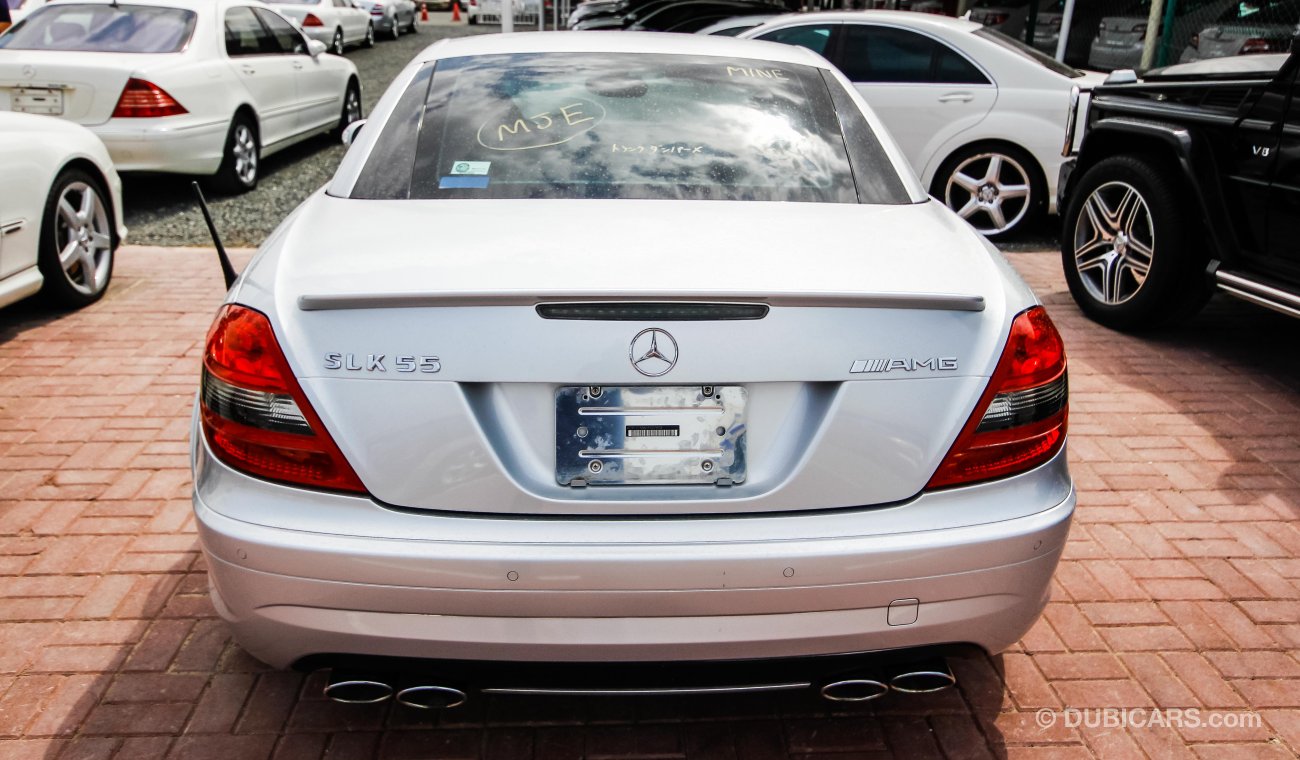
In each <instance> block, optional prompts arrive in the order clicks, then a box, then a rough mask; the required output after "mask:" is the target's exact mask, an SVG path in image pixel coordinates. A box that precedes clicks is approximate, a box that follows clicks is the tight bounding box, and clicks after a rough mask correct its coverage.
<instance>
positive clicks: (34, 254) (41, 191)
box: [0, 112, 126, 307]
mask: <svg viewBox="0 0 1300 760" xmlns="http://www.w3.org/2000/svg"><path fill="white" fill-rule="evenodd" d="M0 187H3V188H4V190H3V191H0V306H6V305H8V304H11V303H13V302H15V301H18V300H20V299H23V298H26V297H27V296H30V295H34V294H36V293H41V294H42V295H43V296H45V297H46V298H47V299H48V300H49V301H51V302H53V303H55V304H58V305H61V306H65V307H81V306H86V305H88V304H91V303H94V302H95V301H97V300H99V298H100V297H102V296H103V295H104V291H105V290H107V289H108V283H109V281H110V280H111V279H112V277H113V254H114V252H115V251H116V249H117V246H118V244H119V243H121V242H122V238H123V237H125V236H126V227H124V226H123V224H122V182H121V180H119V179H118V176H117V172H116V171H114V169H113V162H112V160H111V159H109V156H108V151H107V150H105V148H104V144H103V143H102V142H100V140H99V138H98V137H96V136H95V135H94V134H93V133H92V132H90V130H88V129H86V128H84V127H80V126H77V125H76V124H73V123H71V122H67V121H61V120H59V119H54V118H51V117H49V116H36V115H32V114H25V113H7V112H0Z"/></svg>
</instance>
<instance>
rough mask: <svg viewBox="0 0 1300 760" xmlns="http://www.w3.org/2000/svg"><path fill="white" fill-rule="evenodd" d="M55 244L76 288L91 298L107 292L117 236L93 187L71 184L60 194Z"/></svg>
mask: <svg viewBox="0 0 1300 760" xmlns="http://www.w3.org/2000/svg"><path fill="white" fill-rule="evenodd" d="M54 242H55V245H56V246H57V247H58V250H59V266H60V267H61V268H62V269H63V275H64V276H65V277H67V279H68V283H69V284H70V285H72V287H73V288H75V289H76V290H77V291H78V292H79V293H82V294H84V295H88V296H93V295H96V294H98V293H99V292H100V291H101V290H103V289H104V286H105V285H107V284H108V274H109V270H110V269H111V268H112V263H113V235H112V228H110V227H109V224H108V210H107V209H106V208H105V207H104V201H103V199H102V198H100V197H99V192H98V191H96V190H95V188H94V187H93V186H91V185H90V184H88V183H85V182H71V183H69V184H68V186H67V187H65V188H63V192H61V193H59V203H58V206H57V213H56V214H55V224H54Z"/></svg>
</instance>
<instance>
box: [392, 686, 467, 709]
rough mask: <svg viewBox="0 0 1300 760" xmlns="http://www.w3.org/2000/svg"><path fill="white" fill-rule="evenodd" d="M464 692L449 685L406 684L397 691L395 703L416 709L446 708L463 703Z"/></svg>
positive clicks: (464, 698)
mask: <svg viewBox="0 0 1300 760" xmlns="http://www.w3.org/2000/svg"><path fill="white" fill-rule="evenodd" d="M466 699H467V697H466V696H465V692H463V691H461V690H460V689H453V688H452V687H450V686H408V687H406V688H405V689H402V690H401V691H399V692H397V703H398V704H401V705H406V706H407V707H414V708H415V709H417V710H447V709H450V708H452V707H459V706H461V705H463V704H465V700H466Z"/></svg>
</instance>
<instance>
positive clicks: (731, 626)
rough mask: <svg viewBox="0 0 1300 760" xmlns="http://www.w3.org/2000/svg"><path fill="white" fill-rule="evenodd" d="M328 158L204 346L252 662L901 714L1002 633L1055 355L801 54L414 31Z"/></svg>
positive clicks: (1050, 486)
mask: <svg viewBox="0 0 1300 760" xmlns="http://www.w3.org/2000/svg"><path fill="white" fill-rule="evenodd" d="M355 137H356V139H355V141H354V142H353V143H352V146H351V148H350V149H349V150H348V153H347V155H346V156H345V158H344V159H343V162H342V163H341V164H340V166H339V169H338V171H337V173H336V174H335V176H334V178H333V181H332V182H331V183H330V185H329V186H328V187H327V188H323V189H322V190H321V191H320V192H317V193H316V194H314V195H313V196H311V197H310V198H309V199H308V200H306V201H305V202H304V203H303V204H302V205H301V206H299V207H298V209H297V210H296V211H294V213H293V214H292V216H290V217H289V218H288V219H287V220H285V222H284V223H283V224H282V225H281V227H280V231H279V233H277V234H276V235H275V236H273V237H272V238H271V239H270V240H269V241H268V242H267V244H266V245H265V246H264V247H263V248H262V249H261V250H260V251H259V252H258V253H257V255H256V256H255V257H254V259H253V260H252V262H251V263H250V264H249V265H248V268H247V269H246V270H245V271H244V272H243V274H242V275H241V276H240V278H239V280H238V281H237V282H235V283H234V285H233V287H232V288H231V290H230V292H229V294H228V295H227V299H226V303H225V304H224V305H223V307H222V308H221V309H220V310H219V312H218V314H217V315H216V319H215V321H214V323H213V325H212V328H211V330H210V331H209V332H208V338H207V344H206V348H205V350H204V360H203V373H202V379H201V381H200V384H201V385H200V388H201V389H200V392H199V399H200V403H199V404H198V405H197V409H196V415H195V419H194V428H193V432H192V438H191V445H192V457H193V458H192V461H193V463H194V510H195V514H196V517H197V525H198V531H199V536H200V538H201V540H202V544H203V548H204V551H205V552H206V553H207V557H208V561H207V568H208V572H209V577H210V578H211V582H212V601H213V605H214V607H215V608H216V609H217V611H218V612H219V613H220V614H221V615H222V616H223V617H224V618H225V619H226V620H227V621H229V622H230V624H231V627H232V629H233V631H234V634H235V637H236V638H237V639H238V641H239V642H240V643H241V644H242V645H243V646H244V648H245V649H246V650H247V651H248V652H249V653H250V654H252V655H253V656H255V657H258V658H260V659H262V660H263V661H265V662H267V663H270V664H271V665H274V666H277V667H288V666H290V665H297V666H299V667H302V668H308V669H311V668H318V667H327V666H331V665H333V666H336V668H337V669H336V670H335V671H334V673H333V675H332V676H331V678H330V681H329V687H328V690H327V694H328V695H329V696H330V697H332V698H334V699H337V700H341V701H352V702H379V701H383V700H385V699H390V698H395V699H397V700H398V701H400V702H402V703H405V704H410V705H415V706H418V707H434V706H441V707H446V706H450V705H452V704H456V703H459V702H461V701H463V700H465V699H466V698H469V699H474V698H476V697H475V696H474V695H473V694H472V693H471V692H472V688H473V687H476V686H477V687H486V688H489V689H494V690H495V689H507V690H521V689H529V688H531V689H532V690H533V691H532V693H539V691H538V690H541V692H540V693H550V692H547V691H546V690H548V689H559V690H564V691H579V692H582V691H583V689H584V688H585V689H587V691H586V692H585V693H591V692H592V690H596V691H600V690H602V689H607V688H613V689H615V690H619V689H622V690H628V691H630V690H640V691H643V692H650V693H653V692H655V691H656V690H662V691H672V690H674V689H682V688H686V689H695V690H704V691H709V690H713V691H719V692H721V691H726V690H727V689H729V688H734V689H740V690H747V689H758V690H762V689H788V688H805V687H809V686H812V687H814V688H815V689H818V690H820V691H821V693H822V694H823V695H824V696H826V697H827V698H828V699H832V700H851V699H858V700H866V699H874V698H879V697H883V696H884V695H886V694H889V693H896V698H897V699H905V698H906V697H905V696H903V693H906V692H915V691H928V690H937V689H941V688H946V687H950V686H952V684H953V682H954V675H953V673H952V672H951V671H950V670H948V669H947V668H946V666H945V664H944V663H943V662H942V661H938V662H930V663H929V664H925V665H922V664H921V662H922V661H923V660H929V658H932V657H933V656H935V655H936V653H937V650H936V649H935V648H934V647H935V646H936V645H962V644H964V645H967V646H968V647H977V648H979V649H983V650H985V651H987V652H997V651H1001V650H1003V649H1005V648H1007V647H1008V646H1011V645H1012V644H1014V643H1015V642H1016V641H1017V640H1018V639H1019V638H1020V637H1021V636H1022V635H1023V634H1024V633H1025V631H1027V630H1028V629H1029V628H1030V626H1031V625H1033V623H1034V621H1035V619H1037V617H1038V616H1039V614H1040V613H1041V611H1042V609H1043V606H1044V605H1045V604H1046V602H1047V598H1048V594H1049V590H1050V588H1049V587H1050V582H1051V576H1052V572H1053V570H1054V568H1055V567H1056V563H1057V560H1058V558H1059V557H1060V554H1061V551H1062V549H1063V548H1064V547H1065V542H1066V536H1067V534H1068V532H1069V523H1070V517H1071V514H1072V513H1073V509H1074V504H1075V496H1074V490H1073V487H1072V485H1071V480H1070V475H1069V471H1068V468H1067V460H1066V454H1065V450H1064V447H1065V432H1066V416H1067V403H1066V395H1067V394H1066V388H1067V380H1066V359H1065V352H1064V348H1063V346H1062V343H1061V338H1060V336H1059V335H1058V333H1057V331H1056V329H1055V328H1054V327H1053V325H1052V321H1051V319H1050V318H1049V317H1048V315H1047V312H1046V311H1045V310H1044V309H1043V307H1042V306H1041V305H1039V304H1038V302H1037V300H1036V299H1035V297H1034V295H1033V293H1032V292H1031V291H1030V290H1029V288H1028V287H1027V286H1026V285H1025V284H1024V283H1023V282H1022V281H1021V280H1020V279H1019V278H1018V277H1017V276H1016V275H1015V273H1014V272H1013V271H1012V269H1011V268H1010V267H1009V266H1008V265H1007V263H1006V262H1005V261H1004V260H1003V259H1002V257H1001V255H1000V254H999V253H998V251H997V250H996V249H995V248H994V247H993V246H992V245H991V244H990V243H989V242H988V241H987V240H985V239H983V238H982V237H980V236H979V235H978V234H976V233H975V232H974V231H973V230H972V229H971V228H970V226H969V225H967V224H965V223H964V222H963V221H962V220H961V219H960V218H958V217H957V216H956V215H955V214H953V213H952V212H951V211H949V210H948V209H947V208H945V207H944V206H943V205H942V204H940V203H938V202H936V201H935V200H933V199H932V198H930V197H929V196H927V195H926V193H925V190H924V189H923V188H922V187H921V186H920V184H919V183H918V182H917V180H916V177H915V176H914V175H913V173H912V172H911V170H910V169H908V167H907V164H906V162H905V161H904V159H903V157H902V155H901V154H900V153H899V152H898V150H897V148H896V146H895V145H894V143H893V140H892V139H891V138H890V137H889V135H888V134H887V133H886V132H885V131H884V129H883V127H882V126H881V124H880V121H879V120H878V119H877V118H876V117H875V115H874V114H873V113H872V111H871V109H870V108H869V107H868V106H867V105H866V104H865V102H864V101H863V100H862V98H861V96H860V95H858V93H857V92H855V91H854V90H853V87H852V85H851V84H850V83H849V82H848V81H847V80H846V79H844V78H843V76H841V75H840V74H839V73H838V72H837V71H836V70H835V69H834V68H833V67H831V66H830V64H828V63H827V62H826V60H825V59H823V58H821V57H820V56H817V55H814V54H812V53H810V52H808V51H807V50H804V49H802V48H798V47H792V46H788V45H772V44H765V43H759V42H753V41H748V40H735V39H730V38H725V37H712V36H701V35H674V34H622V33H598V32H554V33H549V34H514V35H504V34H490V35H477V36H472V37H462V38H456V39H449V40H441V41H439V42H438V43H437V44H436V45H432V46H430V47H429V48H427V49H426V50H424V51H423V52H422V53H421V54H419V55H418V56H416V58H415V59H414V60H413V61H412V62H411V63H410V64H409V65H408V66H407V68H406V69H405V70H404V71H403V72H402V73H401V74H399V75H398V76H397V77H396V79H395V80H394V82H393V84H392V85H391V86H390V88H389V89H388V91H387V93H386V94H385V95H384V96H383V98H382V99H381V100H380V101H379V103H378V105H377V106H376V108H375V112H374V115H373V117H372V121H371V123H370V124H369V125H367V126H366V127H365V128H364V129H362V130H361V132H360V134H359V135H356V136H355ZM434 229H436V230H438V234H436V235H431V234H429V231H430V230H434ZM954 648H956V647H954ZM864 653H870V654H864ZM410 658H414V659H410ZM427 658H438V660H437V661H431V660H430V659H427ZM801 658H802V659H801ZM738 660H750V661H751V662H748V663H740V664H739V667H732V669H731V671H730V672H729V673H723V672H720V670H719V665H720V663H719V662H718V661H731V663H732V664H733V666H734V665H736V664H737V663H736V661H738ZM758 660H769V661H775V660H781V661H785V662H787V665H788V667H786V668H785V670H784V675H783V676H775V675H773V674H772V673H771V672H767V670H766V668H765V665H768V664H772V663H771V662H769V663H761V662H757V661H758ZM795 660H797V662H794V661H795ZM484 661H497V662H504V663H507V664H506V665H504V666H498V667H493V666H492V665H490V664H484ZM649 662H655V663H664V664H667V663H674V662H685V663H689V664H688V665H687V666H686V667H682V668H671V667H646V663H649ZM539 663H540V665H539ZM554 663H565V665H564V666H563V667H554V666H553V664H554ZM636 663H640V667H638V666H637V665H636ZM349 664H350V665H352V666H353V668H354V670H353V672H352V673H348V672H346V670H345V666H346V665H349ZM547 664H551V665H552V666H551V667H549V668H548V667H546V665H547ZM533 666H538V667H533ZM721 667H722V669H724V670H725V669H726V665H725V663H721ZM358 669H360V670H358ZM584 675H585V676H589V677H594V678H595V679H602V676H603V679H602V680H603V684H602V683H593V681H592V680H587V681H586V686H585V687H584V686H581V685H579V684H578V683H575V682H580V681H582V680H583V676H584ZM674 679H678V680H677V681H676V683H673V681H674ZM684 681H685V683H683V682H684Z"/></svg>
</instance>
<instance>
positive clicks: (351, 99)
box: [343, 87, 361, 127]
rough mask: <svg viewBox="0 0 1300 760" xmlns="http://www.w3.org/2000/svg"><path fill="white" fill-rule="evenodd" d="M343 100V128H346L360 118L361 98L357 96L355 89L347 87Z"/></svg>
mask: <svg viewBox="0 0 1300 760" xmlns="http://www.w3.org/2000/svg"><path fill="white" fill-rule="evenodd" d="M344 98H345V99H344V101H343V112H344V113H345V114H346V116H345V117H344V123H343V126H345V127H346V126H347V125H348V124H351V123H352V122H354V121H357V120H358V119H360V118H361V96H360V95H358V94H357V91H356V90H355V89H353V88H351V87H349V88H348V94H347V95H346V96H344Z"/></svg>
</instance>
